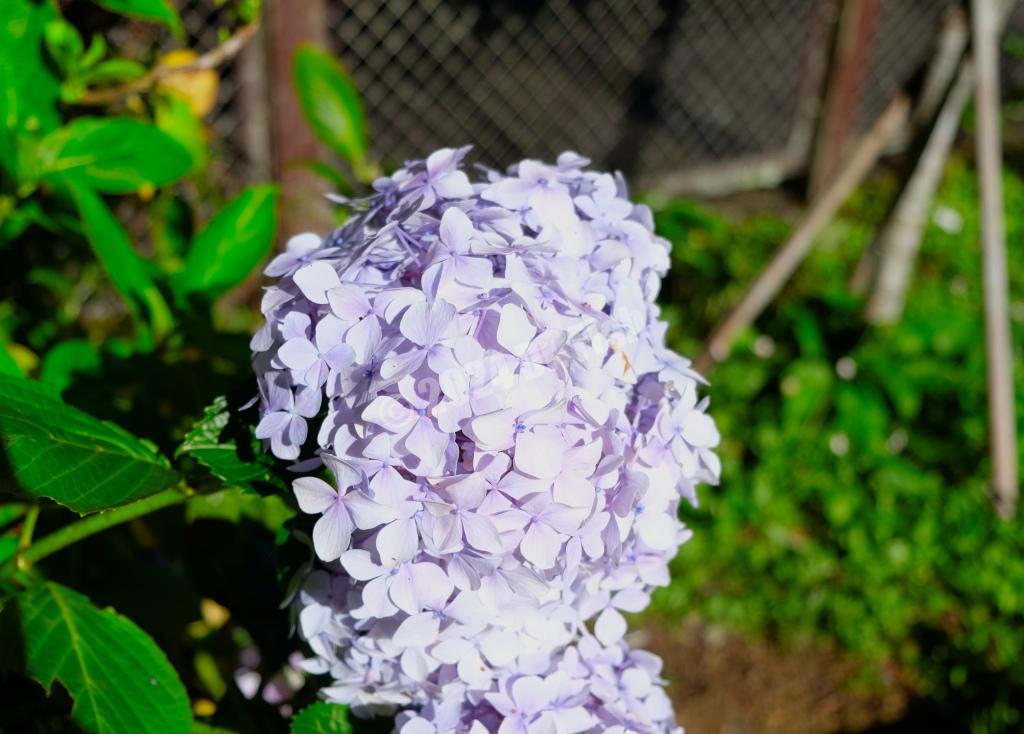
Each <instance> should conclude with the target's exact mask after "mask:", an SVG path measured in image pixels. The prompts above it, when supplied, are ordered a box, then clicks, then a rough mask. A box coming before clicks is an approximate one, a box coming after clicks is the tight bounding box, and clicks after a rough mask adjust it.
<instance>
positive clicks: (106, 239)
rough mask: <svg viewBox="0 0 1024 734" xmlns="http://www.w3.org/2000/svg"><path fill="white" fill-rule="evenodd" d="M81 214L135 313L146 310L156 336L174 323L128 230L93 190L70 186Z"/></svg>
mask: <svg viewBox="0 0 1024 734" xmlns="http://www.w3.org/2000/svg"><path fill="white" fill-rule="evenodd" d="M69 189H70V191H71V195H72V198H73V199H74V201H75V204H76V205H77V207H78V213H79V214H80V215H81V218H82V230H83V232H84V234H85V238H86V239H87V240H88V241H89V244H90V245H92V249H93V251H94V252H95V253H96V256H97V257H98V258H99V260H100V262H101V263H102V264H103V267H104V268H106V271H107V273H108V274H109V275H110V280H111V281H112V282H113V284H114V287H115V288H116V289H117V290H118V292H119V293H120V294H121V295H122V296H123V297H124V298H125V300H126V301H127V302H128V305H129V306H130V307H131V309H132V312H133V313H134V314H135V315H136V316H137V317H138V316H139V315H140V314H141V313H143V312H144V313H146V315H147V316H148V321H149V324H150V325H151V326H152V329H153V333H154V335H155V336H156V337H157V339H159V338H161V337H163V336H164V335H165V334H167V333H168V332H169V331H170V330H171V327H173V326H174V319H173V317H172V315H171V310H170V308H169V307H168V306H167V302H166V301H165V300H164V297H163V296H162V295H161V293H160V290H159V288H157V286H156V282H155V281H154V279H153V277H152V275H151V271H152V270H153V268H152V266H151V265H150V264H149V263H147V262H146V261H145V260H143V259H142V257H140V256H139V254H138V253H137V252H136V251H135V248H134V247H132V244H131V242H130V241H129V239H128V233H127V232H125V231H124V227H122V226H121V223H120V222H118V221H117V218H116V217H114V214H113V212H111V211H110V209H108V208H107V205H106V204H104V203H103V200H102V199H100V197H99V196H97V195H96V194H95V193H93V192H92V191H91V190H89V189H87V188H85V187H84V186H78V185H71V186H69Z"/></svg>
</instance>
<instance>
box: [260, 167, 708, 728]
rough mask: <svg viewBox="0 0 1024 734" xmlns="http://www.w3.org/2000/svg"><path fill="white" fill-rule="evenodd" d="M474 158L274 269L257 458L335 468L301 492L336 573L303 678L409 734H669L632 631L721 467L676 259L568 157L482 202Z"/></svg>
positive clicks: (359, 216) (384, 199)
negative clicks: (682, 315) (665, 299)
mask: <svg viewBox="0 0 1024 734" xmlns="http://www.w3.org/2000/svg"><path fill="white" fill-rule="evenodd" d="M466 153H467V149H459V150H452V149H445V150H441V151H437V152H436V153H433V154H432V155H431V156H429V158H427V160H426V161H413V162H410V163H407V164H406V165H405V166H404V167H403V168H401V169H400V170H398V171H397V172H395V173H394V174H393V175H392V176H390V177H388V178H383V179H380V180H378V181H377V182H375V184H374V189H375V191H376V193H375V194H374V195H373V196H370V197H369V198H366V199H363V200H359V201H354V202H349V205H350V207H351V210H352V211H351V216H350V218H349V220H348V223H347V224H345V225H344V226H343V227H341V228H340V229H338V230H336V231H335V232H333V233H331V235H330V236H329V237H327V238H326V239H323V240H319V238H318V241H317V242H314V240H313V239H312V238H313V237H314V236H313V235H308V234H305V235H300V236H299V237H298V238H295V239H293V240H292V242H291V243H289V246H288V249H287V251H286V253H285V254H283V255H280V256H278V257H277V258H276V259H275V260H274V261H273V262H272V263H271V265H270V266H269V267H268V269H267V274H268V275H271V276H278V280H277V281H276V282H275V284H274V285H272V286H271V287H270V288H269V289H268V290H267V293H266V294H265V297H264V299H263V312H264V314H265V316H266V324H265V326H264V327H263V328H261V329H260V331H259V332H258V333H257V334H256V336H255V337H254V338H253V341H252V348H253V351H254V354H255V356H254V365H255V369H256V372H257V374H258V376H259V382H260V395H261V415H262V420H261V421H260V425H259V428H258V431H257V435H258V436H259V437H260V438H264V439H266V444H267V446H268V448H269V450H271V451H272V452H273V453H274V454H275V455H277V456H278V457H280V458H282V459H287V460H297V459H301V460H302V461H303V462H304V463H303V464H301V465H297V468H299V467H301V468H303V469H304V470H305V471H308V470H309V469H308V467H309V466H310V464H309V463H308V461H307V460H308V459H310V458H315V457H319V458H320V460H321V461H322V463H323V464H324V465H325V467H326V469H327V470H328V471H326V472H324V473H323V474H322V476H323V478H319V477H317V476H303V477H300V478H299V479H297V480H295V483H294V485H295V486H294V491H295V494H296V497H297V499H298V502H299V507H300V509H301V510H303V511H304V512H308V513H311V514H313V515H317V516H318V518H317V519H316V521H315V524H313V525H312V538H313V544H314V548H315V551H316V554H317V555H318V556H319V558H320V559H321V561H322V562H323V565H322V568H321V569H320V570H316V571H314V572H312V573H311V574H310V575H309V576H308V577H307V578H306V580H305V582H304V584H303V585H302V587H301V590H300V592H299V593H298V595H297V597H296V601H295V608H296V611H297V614H298V627H299V630H300V632H301V634H302V636H303V638H304V639H305V640H306V641H307V642H308V644H309V646H310V648H311V650H312V651H313V656H312V657H310V658H309V659H307V660H306V661H305V663H304V667H305V669H306V670H307V672H310V673H318V674H326V675H328V676H329V677H330V678H331V681H332V682H331V684H330V685H328V686H327V687H325V688H324V689H323V691H322V694H323V695H324V696H325V697H326V698H327V699H328V700H331V701H335V702H338V703H345V704H349V705H350V706H351V707H352V709H353V711H354V712H355V713H356V714H357V715H360V714H365V715H373V714H395V713H396V711H397V718H396V731H397V732H400V734H436V733H440V732H443V733H444V734H461V733H464V732H465V733H469V734H486V733H489V732H491V733H493V732H497V733H498V734H548V733H551V734H555V733H557V734H577V733H579V734H585V733H591V732H592V733H596V732H612V733H613V734H626V733H627V732H638V733H639V732H652V733H653V732H671V731H676V728H675V723H674V715H673V712H672V707H671V705H670V703H669V701H668V698H667V696H666V695H665V692H664V688H663V681H662V680H661V678H660V671H661V662H660V661H659V660H658V659H657V657H655V656H653V655H651V654H649V653H646V652H643V651H636V650H630V649H629V647H628V646H627V645H626V644H625V642H624V641H623V636H624V634H625V632H626V621H625V618H624V617H623V616H622V613H623V612H637V611H640V610H642V609H643V608H644V607H646V606H647V604H648V602H649V599H650V592H651V591H652V590H653V588H654V587H656V586H662V585H664V584H666V583H667V582H668V565H667V564H668V560H669V559H670V558H671V557H672V556H673V555H674V554H675V552H676V550H677V549H678V547H679V545H680V544H681V543H682V542H684V541H685V540H686V539H687V537H689V531H688V530H686V529H685V527H684V526H683V525H682V523H681V522H680V521H679V519H678V516H677V511H678V507H679V503H680V501H681V499H684V500H686V501H691V502H692V501H695V489H694V488H695V486H696V485H697V484H699V483H713V482H715V481H717V477H718V472H719V464H718V459H717V457H716V456H715V454H714V452H713V449H714V448H715V447H716V446H717V444H718V441H719V436H718V432H717V430H716V429H715V425H714V422H713V421H712V420H711V418H709V417H708V416H707V414H706V408H707V401H706V400H699V399H698V394H697V393H698V390H697V388H698V385H699V384H700V383H701V382H702V380H701V378H700V377H699V376H698V375H697V374H696V373H695V372H694V371H693V370H692V369H691V367H690V363H689V361H688V360H686V359H684V358H682V357H680V356H679V355H677V354H674V353H673V352H671V351H670V350H668V349H667V348H666V346H665V343H664V333H665V325H664V322H662V321H661V320H660V319H659V309H658V306H657V305H656V303H655V297H656V295H657V292H658V288H659V286H660V282H661V277H662V276H663V275H664V273H665V272H666V270H667V268H668V264H669V244H668V243H667V242H666V241H665V240H663V239H661V238H659V237H657V236H655V235H654V233H653V226H652V223H653V220H652V217H651V215H650V212H649V211H648V210H647V209H646V208H645V207H643V206H640V205H636V204H633V203H632V202H631V201H630V200H629V199H628V197H627V195H626V191H625V186H624V184H623V182H622V180H621V178H617V177H614V176H611V175H609V174H607V173H598V172H593V171H588V170H586V168H585V167H586V165H587V163H588V161H586V160H585V159H583V158H581V157H579V156H577V155H575V154H571V153H567V154H564V155H562V156H560V157H559V159H558V161H557V163H556V164H554V165H548V164H544V163H541V162H538V161H523V162H522V163H520V164H518V165H517V166H514V167H513V168H512V169H510V170H509V172H508V173H506V174H502V173H499V172H496V171H487V172H486V173H485V175H484V177H483V180H478V181H475V182H474V181H472V180H471V179H470V177H469V176H467V174H466V172H465V171H464V170H463V168H462V160H463V158H464V157H465V155H466ZM311 421H312V422H313V423H314V425H313V426H312V427H311V428H310V427H307V423H309V422H311ZM307 434H308V436H309V440H307ZM327 479H330V481H329V482H328V481H325V480H327Z"/></svg>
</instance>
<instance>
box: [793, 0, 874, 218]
mask: <svg viewBox="0 0 1024 734" xmlns="http://www.w3.org/2000/svg"><path fill="white" fill-rule="evenodd" d="M880 16H881V2H880V0H841V8H840V13H839V21H838V26H837V28H836V40H835V48H834V50H833V52H832V59H831V61H830V63H829V67H830V68H829V73H828V82H827V86H826V88H825V102H824V105H823V109H822V117H821V120H820V121H819V123H818V129H817V132H816V133H815V140H814V151H813V154H812V157H811V170H810V181H809V184H808V191H809V193H810V199H811V200H812V201H813V200H814V199H817V198H819V196H820V195H821V194H822V193H823V192H824V191H825V190H826V189H827V188H828V186H829V184H831V183H832V180H833V178H834V177H835V176H836V175H837V174H838V173H839V172H840V170H841V169H842V164H843V159H844V157H845V154H846V152H847V148H848V146H849V144H850V143H851V141H852V140H853V138H854V136H855V135H856V124H857V113H858V111H859V110H860V104H861V87H862V83H863V81H864V75H865V73H866V72H867V68H868V62H869V61H870V58H871V45H872V42H873V41H874V37H875V31H876V29H877V27H878V19H879V17H880Z"/></svg>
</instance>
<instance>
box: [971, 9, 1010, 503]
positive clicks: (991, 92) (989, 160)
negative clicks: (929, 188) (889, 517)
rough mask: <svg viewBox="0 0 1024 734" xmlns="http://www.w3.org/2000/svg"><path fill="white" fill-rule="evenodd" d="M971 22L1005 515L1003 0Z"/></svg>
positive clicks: (992, 409)
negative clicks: (1000, 102)
mask: <svg viewBox="0 0 1024 734" xmlns="http://www.w3.org/2000/svg"><path fill="white" fill-rule="evenodd" d="M971 9H972V13H971V21H972V22H971V25H972V31H973V39H972V40H973V42H974V59H975V61H974V63H975V69H976V77H977V93H976V104H975V106H976V108H977V130H976V143H977V168H978V188H979V191H980V196H981V239H982V271H983V275H984V285H985V347H986V356H987V359H988V410H989V440H990V443H991V452H992V494H993V504H994V505H995V509H996V512H997V513H998V514H999V515H1000V517H1003V518H1005V519H1009V518H1011V517H1013V515H1014V513H1015V512H1016V508H1017V495H1018V488H1017V478H1018V477H1017V426H1016V420H1017V418H1016V410H1015V405H1014V389H1013V362H1012V359H1013V354H1012V341H1011V338H1012V337H1011V332H1010V305H1009V284H1008V277H1007V270H1006V232H1005V226H1004V221H1003V182H1002V142H1001V140H1000V129H999V128H1000V125H999V25H1000V24H999V18H1000V7H999V3H998V0H972V2H971Z"/></svg>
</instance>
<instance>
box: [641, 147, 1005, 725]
mask: <svg viewBox="0 0 1024 734" xmlns="http://www.w3.org/2000/svg"><path fill="white" fill-rule="evenodd" d="M893 185H894V184H893V181H892V180H889V179H883V180H881V181H878V182H875V183H872V184H869V185H867V186H865V187H864V188H863V189H862V190H861V191H860V192H858V194H857V195H856V196H855V197H854V200H852V201H851V203H850V204H849V205H848V206H847V207H846V209H845V210H844V212H843V213H842V215H841V216H840V217H839V218H838V219H837V221H835V222H834V223H833V224H832V225H830V227H829V228H828V229H827V230H826V231H825V232H824V233H823V234H822V235H821V237H820V239H819V242H818V245H817V247H816V250H815V251H814V254H813V255H812V256H811V257H810V259H809V260H808V262H807V263H806V264H805V265H804V266H803V267H802V268H801V269H800V271H799V272H798V274H797V275H796V277H795V278H794V280H793V281H792V282H791V283H790V284H789V285H788V286H787V287H786V289H785V290H784V291H783V293H782V294H781V296H780V297H779V298H778V299H777V301H776V302H775V303H774V304H773V305H772V307H771V309H770V310H769V311H768V312H767V313H766V314H764V315H763V316H762V317H761V318H760V319H759V320H758V322H757V324H756V330H751V331H750V332H749V333H747V334H746V335H744V338H743V339H742V340H741V342H740V343H739V344H738V345H737V347H736V348H735V349H734V350H733V354H732V356H731V357H730V359H729V360H728V361H726V362H725V363H723V364H721V365H719V366H718V367H717V368H716V369H715V371H714V373H713V374H712V375H711V380H712V385H711V391H710V394H711V413H712V414H713V415H714V417H715V419H716V420H717V421H718V424H719V428H720V430H721V432H722V435H723V436H724V440H725V443H724V445H723V447H722V458H723V464H724V468H723V472H722V483H721V487H720V488H707V489H705V491H704V492H703V493H702V495H701V499H702V501H703V506H702V507H701V508H700V509H699V510H696V511H693V512H690V513H688V519H689V522H690V523H691V524H692V525H694V526H695V527H699V530H698V532H696V534H695V535H694V538H693V540H691V541H690V542H689V543H688V544H687V545H685V546H684V547H683V549H682V551H681V552H680V554H679V556H678V558H677V559H676V561H675V568H674V571H675V573H674V574H673V582H672V585H671V586H670V587H669V588H668V589H665V590H663V591H662V592H660V593H659V595H658V596H657V597H656V610H657V611H660V612H662V613H667V614H670V615H683V614H686V613H689V612H693V611H696V612H698V613H699V614H700V615H702V616H704V617H706V618H707V619H710V620H713V621H716V622H720V623H723V624H727V625H729V626H732V627H736V628H740V629H744V630H747V631H752V632H756V633H761V634H768V635H771V636H774V637H777V638H782V639H787V638H793V637H797V636H806V635H808V634H810V635H815V636H819V637H822V638H824V639H826V640H834V641H835V642H837V643H838V644H839V645H840V646H842V647H843V648H845V649H848V650H852V651H855V652H856V653H858V654H860V655H861V656H862V657H864V658H865V659H866V660H868V661H874V662H880V661H896V662H898V663H900V664H901V665H902V666H904V667H905V670H906V672H907V677H908V678H909V680H910V681H911V682H912V683H913V684H915V685H916V686H917V687H918V688H919V690H920V691H921V692H922V693H923V694H924V695H926V696H928V697H930V698H931V699H932V702H933V703H934V704H935V705H936V706H937V707H938V708H939V709H940V710H941V711H942V712H943V713H944V714H945V715H949V716H950V717H951V718H950V719H948V720H949V722H950V726H951V728H952V727H953V726H954V723H953V722H954V721H955V722H957V725H962V726H963V727H964V728H965V729H966V728H968V727H969V729H970V730H971V731H978V732H1002V731H1009V730H1014V731H1018V730H1019V729H1020V726H1021V722H1022V713H1024V656H1022V655H1021V653H1020V651H1021V650H1022V649H1024V530H1022V521H1021V520H1020V519H1017V520H1015V521H1013V522H1009V523H1004V522H1001V521H999V520H997V519H996V518H995V516H994V514H993V512H992V509H991V506H990V503H989V501H988V498H987V496H986V477H987V476H988V459H987V440H986V431H987V429H986V388H985V356H984V354H985V353H984V336H983V331H982V291H981V274H980V253H979V234H978V232H979V225H978V211H977V189H976V186H975V180H974V176H973V173H972V171H971V170H970V169H969V168H968V167H967V165H966V164H965V163H963V162H961V161H954V162H953V163H951V165H950V166H949V169H948V171H947V173H946V177H945V181H944V184H943V186H942V189H941V192H940V194H939V195H938V198H937V200H936V202H935V204H934V207H933V218H932V222H931V223H930V224H929V227H928V230H927V234H926V236H925V239H924V244H923V248H922V252H921V258H920V260H919V262H918V268H917V271H916V273H915V277H914V282H913V286H912V290H911V292H910V295H909V299H908V304H907V311H906V314H905V316H904V318H903V320H902V322H901V323H899V324H898V325H895V326H893V327H889V328H884V329H877V328H868V327H866V326H865V325H864V324H863V322H862V320H861V319H860V308H861V305H862V304H861V302H860V301H859V300H858V299H855V298H852V297H851V296H850V295H849V293H850V291H849V288H848V285H847V280H848V278H849V275H850V274H851V273H852V272H853V268H854V266H855V264H856V261H857V259H858V258H859V256H860V254H861V253H862V252H863V250H864V248H865V247H866V246H867V244H868V242H869V240H870V238H871V236H872V233H873V232H874V231H875V230H874V228H875V225H876V224H877V223H878V221H879V220H880V218H881V217H882V216H883V215H884V212H885V210H886V207H887V205H888V202H889V200H890V199H891V196H892V193H893ZM1005 186H1006V211H1007V216H1008V223H1007V229H1008V233H1007V239H1008V242H1009V245H1010V248H1011V252H1010V258H1009V259H1010V267H1011V273H1010V279H1011V293H1013V294H1015V296H1016V298H1017V300H1016V301H1015V303H1014V306H1013V313H1014V315H1015V320H1016V330H1017V331H1018V336H1019V335H1020V333H1022V329H1024V324H1021V321H1022V320H1024V301H1022V300H1021V298H1022V297H1024V216H1022V214H1021V212H1024V180H1022V179H1021V178H1020V177H1018V176H1016V175H1014V174H1007V175H1006V179H1005ZM657 222H658V227H659V228H660V231H661V232H662V233H663V234H665V235H666V236H668V237H670V238H671V239H672V240H673V241H674V242H675V247H674V248H673V270H672V272H671V273H670V275H669V280H668V282H667V283H666V284H665V289H664V292H663V301H664V302H665V303H666V307H665V309H666V313H667V314H668V317H669V318H670V320H671V322H672V324H673V326H672V330H671V331H670V338H672V339H673V340H674V342H675V346H676V347H677V348H678V349H679V350H680V351H682V352H683V353H690V354H692V353H694V352H695V351H696V348H697V346H698V343H699V342H698V339H699V338H700V337H703V336H704V335H706V334H707V333H709V331H710V328H711V326H712V325H713V323H714V322H715V321H716V320H717V318H719V317H720V316H721V315H722V314H723V311H724V309H725V308H726V307H727V306H728V305H729V304H731V303H733V302H734V301H735V300H736V298H737V297H738V296H739V294H740V293H741V292H742V290H743V288H744V287H745V285H746V284H747V283H749V282H750V280H751V279H752V277H753V275H754V274H755V273H756V272H757V270H758V269H759V268H760V267H761V265H762V264H763V263H764V262H765V261H766V259H767V257H768V255H769V253H770V252H771V251H772V250H773V249H774V248H775V247H776V246H777V245H778V244H779V243H780V242H781V241H782V240H783V239H784V237H785V235H786V233H787V231H788V225H787V223H786V222H785V221H784V220H782V219H779V218H777V217H771V216H764V217H756V218H752V219H748V220H746V221H742V222H740V223H738V224H735V225H731V224H729V223H727V222H726V221H725V220H724V219H722V218H720V217H717V216H714V215H712V214H709V213H707V212H704V211H701V210H699V209H697V208H695V207H694V206H693V205H691V204H689V203H687V202H677V203H672V204H670V205H668V206H666V207H663V208H662V209H661V210H660V211H659V212H658V213H657ZM940 225H941V226H940ZM1018 344H1019V342H1018ZM1022 357H1024V354H1022V350H1021V349H1020V348H1019V347H1018V349H1017V351H1016V378H1017V384H1018V395H1020V396H1024V358H1022ZM1021 405H1024V401H1021V400H1018V408H1019V407H1020V406H1021Z"/></svg>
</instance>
